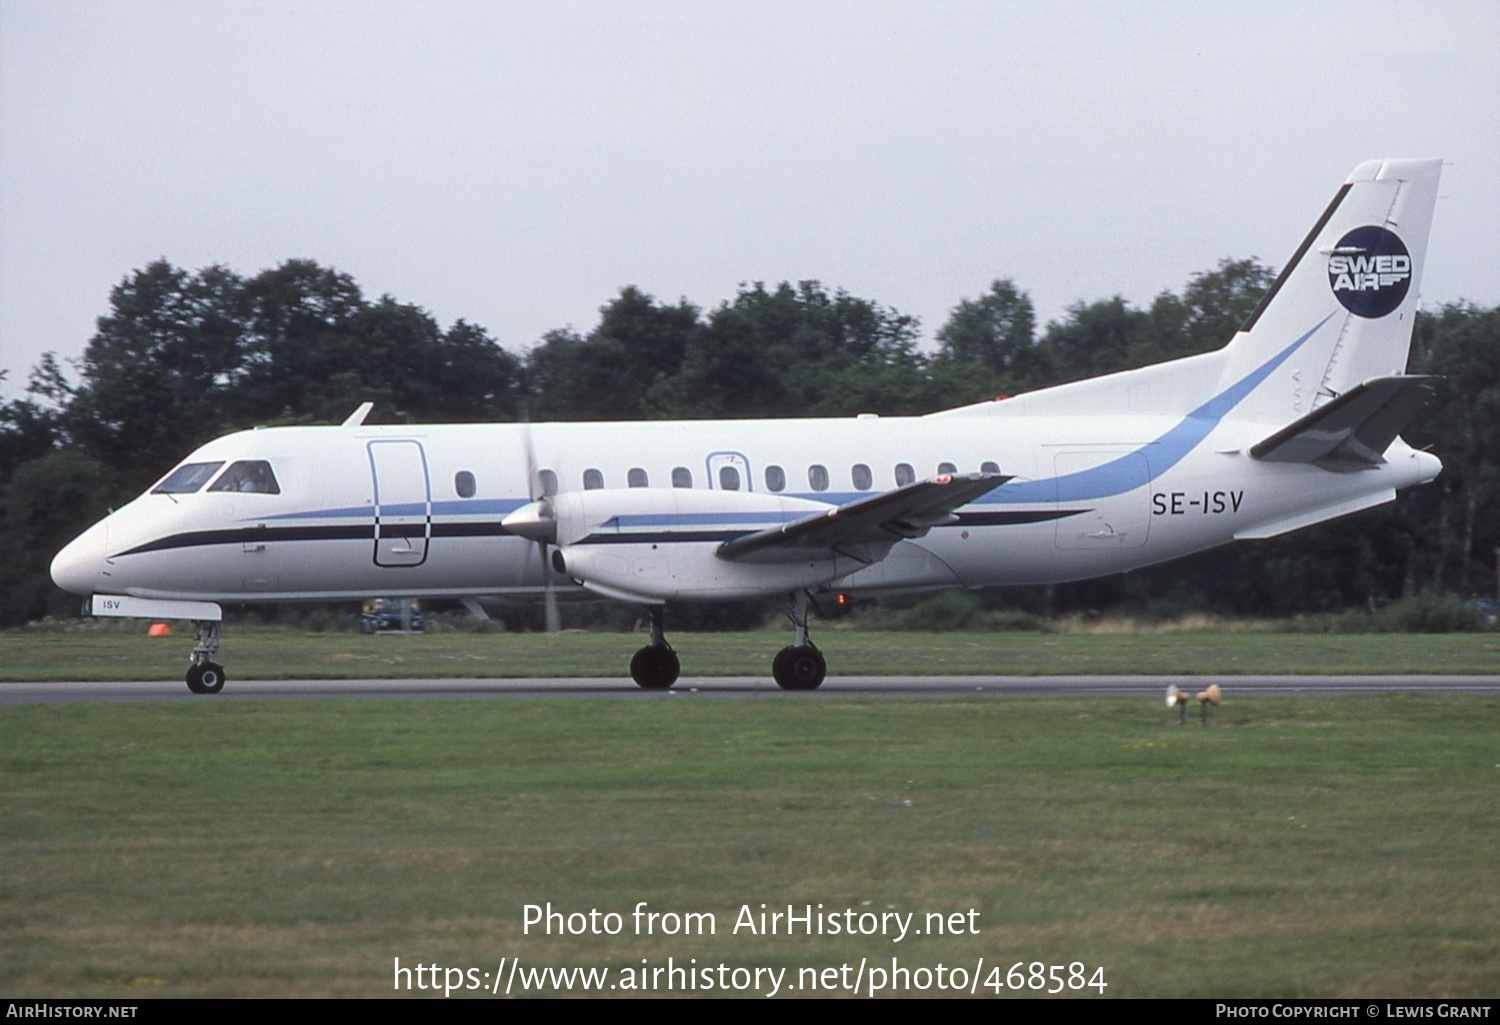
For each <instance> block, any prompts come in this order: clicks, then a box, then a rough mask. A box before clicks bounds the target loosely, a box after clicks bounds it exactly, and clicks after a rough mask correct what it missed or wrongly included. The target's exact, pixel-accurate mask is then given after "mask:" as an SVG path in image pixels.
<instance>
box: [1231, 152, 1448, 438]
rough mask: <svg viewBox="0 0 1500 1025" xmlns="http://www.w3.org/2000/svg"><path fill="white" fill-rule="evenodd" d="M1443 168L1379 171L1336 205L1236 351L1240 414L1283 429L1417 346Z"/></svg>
mask: <svg viewBox="0 0 1500 1025" xmlns="http://www.w3.org/2000/svg"><path fill="white" fill-rule="evenodd" d="M1441 171H1442V161H1441V160H1371V161H1368V162H1367V163H1363V164H1360V165H1359V166H1358V167H1356V168H1355V169H1354V173H1352V174H1351V175H1349V178H1348V180H1347V181H1345V183H1344V185H1343V186H1342V187H1341V188H1340V189H1339V191H1338V194H1337V195H1335V196H1334V197H1333V202H1332V203H1330V204H1329V205H1328V209H1327V210H1325V211H1324V212H1323V216H1322V217H1320V218H1319V219H1318V222H1317V224H1315V225H1314V226H1313V229H1312V231H1311V232H1309V233H1308V236H1307V238H1305V239H1304V240H1303V242H1302V245H1301V246H1300V247H1299V248H1298V249H1297V252H1296V253H1295V254H1293V256H1292V258H1291V260H1290V261H1289V262H1288V263H1287V265H1286V268H1285V269H1284V270H1282V272H1281V275H1280V276H1279V277H1278V278H1277V279H1276V282H1275V284H1273V285H1272V286H1271V288H1270V290H1269V291H1268V292H1267V293H1266V296H1265V298H1264V299H1262V300H1261V302H1260V305H1259V306H1257V307H1256V309H1255V312H1254V313H1252V314H1251V315H1250V318H1249V319H1248V320H1247V321H1246V322H1245V324H1244V326H1243V327H1242V328H1240V331H1239V332H1238V333H1237V334H1236V335H1235V336H1234V340H1233V341H1232V342H1231V343H1230V345H1229V348H1228V349H1227V350H1226V352H1225V355H1226V356H1227V359H1226V362H1225V367H1224V374H1223V377H1222V378H1221V384H1222V385H1229V384H1231V383H1232V382H1248V381H1254V382H1256V383H1255V385H1254V390H1253V391H1252V393H1251V394H1249V395H1247V396H1246V398H1245V400H1244V402H1243V404H1242V405H1241V406H1240V407H1239V409H1238V410H1236V413H1237V414H1239V415H1243V416H1245V417H1247V418H1250V419H1256V420H1262V421H1264V422H1266V423H1276V424H1284V423H1287V422H1288V421H1290V420H1293V419H1296V418H1298V417H1302V416H1305V415H1306V414H1308V413H1310V412H1312V411H1313V410H1314V409H1317V408H1318V407H1319V406H1321V405H1323V404H1324V403H1325V402H1328V401H1330V400H1332V399H1335V398H1337V397H1338V396H1340V395H1343V394H1344V393H1345V392H1348V391H1351V390H1352V389H1354V388H1356V387H1357V386H1358V385H1360V384H1361V383H1362V382H1364V381H1366V380H1369V379H1371V378H1375V377H1386V376H1389V375H1393V374H1401V373H1403V372H1404V371H1405V369H1406V356H1407V351H1408V349H1409V348H1410V346H1411V332H1412V322H1413V319H1414V315H1415V313H1416V309H1417V302H1418V286H1419V284H1420V282H1421V278H1422V266H1423V264H1424V263H1425V258H1426V255H1427V235H1428V231H1429V229H1430V228H1431V227H1432V212H1433V207H1434V206H1436V204H1437V187H1438V176H1439V174H1440V173H1441Z"/></svg>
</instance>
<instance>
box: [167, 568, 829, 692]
mask: <svg viewBox="0 0 1500 1025" xmlns="http://www.w3.org/2000/svg"><path fill="white" fill-rule="evenodd" d="M791 602H792V604H791V609H790V610H789V611H788V612H787V618H789V619H790V620H791V621H792V630H793V635H792V643H791V644H790V645H788V646H787V647H785V648H782V649H781V650H780V651H778V652H777V653H776V657H775V658H774V659H773V660H772V661H771V676H772V677H774V678H775V680H776V684H777V686H779V687H781V688H782V689H783V690H817V689H818V687H819V685H821V684H822V682H823V678H824V677H826V676H827V675H828V661H827V660H826V659H825V658H824V657H823V653H822V652H821V651H819V650H818V648H817V646H816V645H815V644H813V642H812V641H811V639H809V638H808V636H807V607H808V604H809V600H808V595H807V592H805V591H798V592H797V593H795V594H793V595H792V599H791ZM646 612H647V614H648V615H649V616H650V617H651V640H650V642H649V643H648V644H647V645H646V646H645V647H644V648H642V649H641V650H639V651H637V652H636V653H635V655H634V657H632V658H631V660H630V678H631V679H632V680H634V681H635V682H636V684H637V685H638V686H640V687H641V688H642V689H644V690H666V689H667V688H668V687H671V686H672V684H674V683H676V682H677V676H678V674H679V673H680V672H681V671H682V665H681V663H680V662H679V661H678V660H677V652H675V651H673V650H672V646H671V645H670V644H668V643H667V639H666V636H665V635H664V634H663V632H662V607H661V606H660V605H652V606H650V607H649V608H648V609H647V610H646ZM189 686H191V684H189Z"/></svg>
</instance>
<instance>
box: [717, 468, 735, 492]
mask: <svg viewBox="0 0 1500 1025" xmlns="http://www.w3.org/2000/svg"><path fill="white" fill-rule="evenodd" d="M739 489H740V471H739V470H736V469H735V468H734V467H732V466H721V467H719V490H720V491H738V490H739Z"/></svg>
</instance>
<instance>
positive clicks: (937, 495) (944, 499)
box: [715, 473, 1010, 562]
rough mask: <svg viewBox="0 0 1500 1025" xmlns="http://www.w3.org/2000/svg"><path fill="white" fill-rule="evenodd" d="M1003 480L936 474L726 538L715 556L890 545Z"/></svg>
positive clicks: (950, 519)
mask: <svg viewBox="0 0 1500 1025" xmlns="http://www.w3.org/2000/svg"><path fill="white" fill-rule="evenodd" d="M1008 480H1010V477H1009V476H1007V475H1005V474H999V473H968V474H941V475H939V476H937V477H933V478H932V479H930V480H921V481H916V482H914V483H912V484H907V485H905V486H903V487H899V488H896V489H895V490H894V491H886V492H882V493H881V494H878V495H872V496H871V497H869V498H860V499H857V500H855V501H853V502H850V503H848V504H847V505H841V506H838V507H837V508H834V509H828V510H820V511H818V512H815V513H812V514H810V515H808V516H804V517H802V518H801V519H798V520H793V521H792V522H791V523H787V524H785V525H783V526H779V527H770V528H768V529H766V530H760V531H756V532H755V533H753V534H746V535H745V536H744V537H739V538H735V539H734V540H733V541H726V542H724V543H723V544H721V545H720V546H719V548H718V550H717V551H716V552H715V554H716V555H717V556H718V557H719V558H721V559H727V560H729V561H731V562H733V561H737V560H741V559H747V558H749V557H750V556H757V557H758V558H759V559H760V560H764V561H773V562H774V561H781V560H790V559H800V558H803V557H804V555H805V553H807V552H809V551H819V552H827V551H830V550H836V549H840V548H846V547H849V546H853V545H861V544H885V545H891V544H894V543H895V542H897V541H900V540H904V539H907V538H917V537H921V536H923V535H924V534H926V533H927V531H928V530H930V529H931V528H933V527H935V526H938V525H940V524H944V523H954V522H957V517H955V516H954V515H953V510H955V509H958V508H960V507H962V506H965V505H968V504H969V503H970V502H972V501H974V500H975V499H976V498H979V497H980V496H981V495H986V494H988V493H989V492H991V491H993V490H994V489H995V488H997V487H999V486H1000V485H1001V484H1004V483H1005V482H1006V481H1008Z"/></svg>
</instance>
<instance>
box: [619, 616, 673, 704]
mask: <svg viewBox="0 0 1500 1025" xmlns="http://www.w3.org/2000/svg"><path fill="white" fill-rule="evenodd" d="M646 612H647V614H648V615H649V616H650V617H651V641H650V643H649V644H647V645H646V646H645V647H644V648H642V649H641V650H640V651H637V652H636V653H635V655H634V656H633V657H632V658H631V659H630V678H631V679H632V680H634V681H635V682H636V684H637V685H638V686H639V687H641V688H642V689H644V690H666V689H667V688H668V687H670V686H672V684H674V683H676V682H677V676H678V674H679V673H680V672H682V664H681V663H680V662H679V661H678V660H677V652H675V651H673V650H672V646H671V645H670V644H668V643H667V638H666V635H665V634H664V633H663V632H662V626H661V613H662V608H661V606H660V605H652V606H651V607H650V608H648V609H647V610H646Z"/></svg>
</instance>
